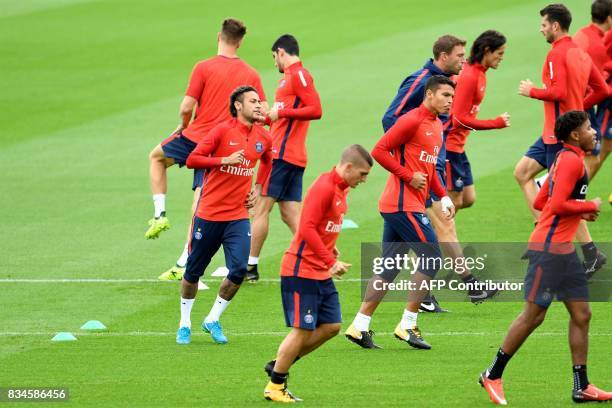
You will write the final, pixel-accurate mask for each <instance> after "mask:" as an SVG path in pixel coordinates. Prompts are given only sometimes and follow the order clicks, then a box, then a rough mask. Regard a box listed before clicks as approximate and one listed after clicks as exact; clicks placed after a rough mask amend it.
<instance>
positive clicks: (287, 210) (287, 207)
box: [278, 201, 302, 235]
mask: <svg viewBox="0 0 612 408" xmlns="http://www.w3.org/2000/svg"><path fill="white" fill-rule="evenodd" d="M278 207H279V209H280V214H281V219H282V220H283V222H284V223H285V224H286V225H287V227H289V229H290V230H291V234H293V235H295V232H296V231H297V228H298V225H299V224H300V213H301V211H302V203H301V202H299V201H279V202H278Z"/></svg>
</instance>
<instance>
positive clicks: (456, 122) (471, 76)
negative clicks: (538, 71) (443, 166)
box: [446, 30, 510, 210]
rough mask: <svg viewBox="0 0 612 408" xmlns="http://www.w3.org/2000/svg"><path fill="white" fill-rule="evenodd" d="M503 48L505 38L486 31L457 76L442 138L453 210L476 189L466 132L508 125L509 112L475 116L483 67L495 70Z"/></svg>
mask: <svg viewBox="0 0 612 408" xmlns="http://www.w3.org/2000/svg"><path fill="white" fill-rule="evenodd" d="M505 50H506V37H504V35H503V34H501V33H500V32H498V31H495V30H487V31H485V32H483V33H482V34H480V35H479V36H478V38H476V40H475V41H474V44H472V49H471V51H470V58H469V62H468V64H466V65H465V66H464V67H463V70H462V71H461V74H460V75H459V78H458V79H457V89H456V90H455V98H454V101H453V107H452V109H451V115H452V120H453V126H452V129H451V130H450V132H449V133H448V137H447V138H446V158H447V159H448V163H449V170H450V171H449V173H450V174H448V175H447V176H448V177H449V179H450V183H449V185H448V186H447V187H448V195H449V196H450V198H451V199H452V200H453V204H455V208H456V209H457V210H459V209H461V208H468V207H471V206H472V205H473V204H474V201H475V200H476V189H475V187H474V179H473V177H472V169H471V166H470V162H469V160H468V158H467V155H466V153H465V144H466V142H467V138H468V136H469V134H470V131H472V130H473V131H476V130H488V129H502V128H505V127H507V126H510V115H508V113H507V112H504V113H502V114H501V115H499V116H498V117H496V118H495V119H488V120H483V119H478V118H477V117H476V115H478V112H479V111H480V104H481V102H482V100H483V99H484V95H485V90H486V87H487V70H488V69H489V68H491V69H497V68H498V67H499V64H500V63H501V61H502V60H503V57H504V52H505Z"/></svg>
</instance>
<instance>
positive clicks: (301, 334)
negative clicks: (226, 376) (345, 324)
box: [264, 327, 312, 402]
mask: <svg viewBox="0 0 612 408" xmlns="http://www.w3.org/2000/svg"><path fill="white" fill-rule="evenodd" d="M311 333H312V332H311V331H310V330H305V329H301V328H297V327H293V328H292V329H291V331H290V332H289V334H288V335H287V336H286V337H285V339H284V340H283V342H282V343H281V344H280V346H279V347H278V352H277V353H276V360H275V363H274V368H273V369H272V371H271V372H270V381H269V382H268V384H267V385H266V388H265V389H264V398H265V399H267V400H269V401H276V402H297V401H301V399H300V398H297V397H296V396H295V395H293V394H292V393H291V392H290V391H289V390H288V389H287V380H288V378H289V368H291V365H292V364H293V363H294V362H295V361H296V360H297V359H298V356H299V354H300V351H301V350H302V347H303V346H304V344H305V343H306V341H307V339H308V338H309V337H310V336H311Z"/></svg>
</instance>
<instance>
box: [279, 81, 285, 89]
mask: <svg viewBox="0 0 612 408" xmlns="http://www.w3.org/2000/svg"><path fill="white" fill-rule="evenodd" d="M285 83H286V81H285V80H284V79H282V80H281V81H280V82H279V83H278V87H279V88H282V87H283V86H285Z"/></svg>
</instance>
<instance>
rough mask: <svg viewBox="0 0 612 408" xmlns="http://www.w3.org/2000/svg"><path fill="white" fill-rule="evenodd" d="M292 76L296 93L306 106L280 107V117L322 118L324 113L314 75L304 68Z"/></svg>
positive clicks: (298, 118)
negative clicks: (313, 78)
mask: <svg viewBox="0 0 612 408" xmlns="http://www.w3.org/2000/svg"><path fill="white" fill-rule="evenodd" d="M291 77H292V82H293V89H294V91H295V94H296V96H297V97H298V98H299V99H300V101H301V102H302V104H303V105H304V106H302V107H300V108H284V109H279V110H278V117H279V118H288V119H297V120H316V119H321V116H322V115H323V109H322V108H321V98H320V97H319V93H318V92H317V90H316V89H315V86H314V82H313V80H312V77H311V76H310V75H308V74H307V73H306V72H304V71H302V70H299V71H297V72H296V73H295V74H293V75H292V76H291Z"/></svg>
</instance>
